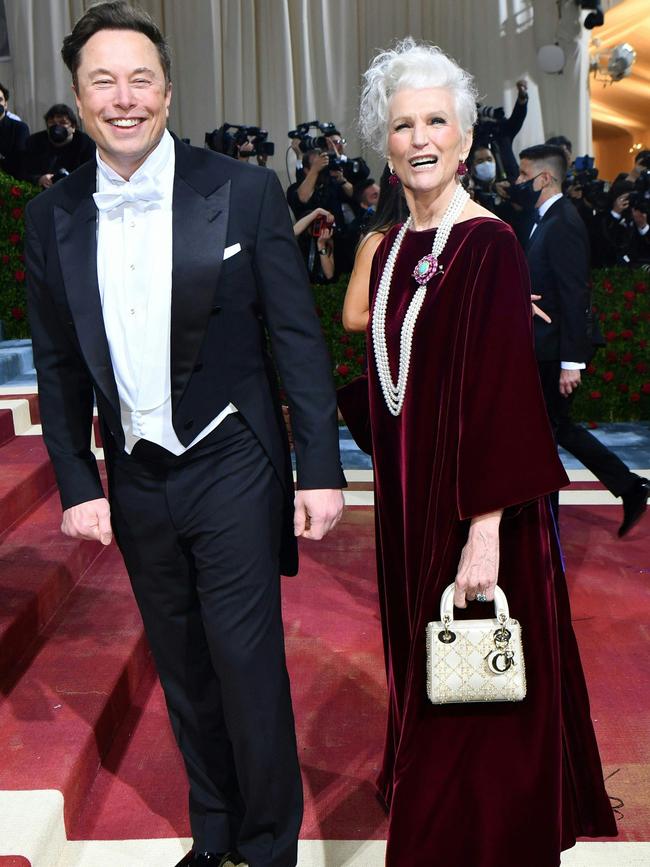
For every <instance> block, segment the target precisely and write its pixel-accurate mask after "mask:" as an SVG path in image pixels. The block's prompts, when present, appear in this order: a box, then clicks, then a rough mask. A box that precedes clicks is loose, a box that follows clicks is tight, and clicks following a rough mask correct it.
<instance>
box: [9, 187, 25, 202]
mask: <svg viewBox="0 0 650 867" xmlns="http://www.w3.org/2000/svg"><path fill="white" fill-rule="evenodd" d="M9 192H10V194H11V195H12V196H13V197H14V199H19V198H20V197H21V196H22V194H23V191H22V190H21V189H20V187H16V186H13V187H12V188H11V189H10V190H9Z"/></svg>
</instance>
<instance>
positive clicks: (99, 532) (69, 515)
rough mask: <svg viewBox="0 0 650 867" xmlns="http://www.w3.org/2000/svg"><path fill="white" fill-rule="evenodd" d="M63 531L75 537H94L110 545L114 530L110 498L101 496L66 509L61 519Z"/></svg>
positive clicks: (94, 539) (95, 539)
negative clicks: (112, 527)
mask: <svg viewBox="0 0 650 867" xmlns="http://www.w3.org/2000/svg"><path fill="white" fill-rule="evenodd" d="M61 532H62V533H65V535H66V536H71V537H72V538H73V539H92V540H93V541H97V542H101V543H102V545H110V544H111V541H112V539H113V531H112V530H111V507H110V506H109V505H108V500H107V499H105V498H104V497H101V498H100V499H99V500H89V501H88V502H87V503H79V505H77V506H71V507H70V508H69V509H66V510H65V512H64V513H63V520H62V521H61Z"/></svg>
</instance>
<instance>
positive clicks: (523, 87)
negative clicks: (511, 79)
mask: <svg viewBox="0 0 650 867" xmlns="http://www.w3.org/2000/svg"><path fill="white" fill-rule="evenodd" d="M517 99H518V100H519V102H526V100H527V99H528V82H527V81H526V79H525V78H520V79H519V81H518V82H517Z"/></svg>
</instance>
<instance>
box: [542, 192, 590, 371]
mask: <svg viewBox="0 0 650 867" xmlns="http://www.w3.org/2000/svg"><path fill="white" fill-rule="evenodd" d="M561 198H562V193H556V194H555V195H554V196H551V198H550V199H547V200H546V201H545V202H544V203H543V204H542V205H540V206H539V208H538V209H537V213H538V214H539V219H540V220H541V219H542V217H543V216H544V214H545V213H546V212H547V211H548V209H549V208H550V207H551V205H554V204H555V202H557V201H558V199H561ZM536 228H537V223H535V225H534V226H533V228H532V231H531V233H530V235H529V236H528V237H529V238H532V236H533V233H534V231H535V229H536ZM543 304H544V300H543V299H542V306H543ZM586 366H587V365H586V364H585V363H584V362H582V361H561V362H560V367H561V368H562V370H584V369H585V367H586Z"/></svg>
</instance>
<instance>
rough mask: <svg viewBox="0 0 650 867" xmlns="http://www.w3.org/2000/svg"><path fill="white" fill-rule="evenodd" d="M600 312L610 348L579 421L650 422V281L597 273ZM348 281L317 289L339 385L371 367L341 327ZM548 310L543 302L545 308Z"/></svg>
mask: <svg viewBox="0 0 650 867" xmlns="http://www.w3.org/2000/svg"><path fill="white" fill-rule="evenodd" d="M592 278H593V299H594V309H595V311H596V314H597V315H598V317H599V319H600V326H601V329H602V332H603V336H604V337H605V339H606V341H607V346H605V347H604V348H602V349H599V350H598V352H597V353H596V356H595V357H594V359H593V361H592V363H591V364H590V365H589V368H588V371H587V373H586V374H585V375H584V377H583V384H582V387H581V389H580V390H579V391H578V393H577V396H576V398H575V401H574V405H573V406H574V410H573V416H574V418H575V419H577V420H581V421H585V422H588V423H589V424H590V426H592V427H596V426H597V422H599V421H634V420H638V419H650V363H649V362H648V359H649V357H650V353H649V352H648V346H650V292H649V283H650V278H649V275H648V274H646V273H645V272H643V271H637V270H632V269H630V268H610V269H605V270H601V271H594V272H593V275H592ZM346 285H347V277H342V278H341V279H340V280H339V281H338V282H337V283H335V284H331V285H324V286H314V287H313V290H314V295H315V298H316V305H317V310H318V315H319V317H320V320H321V325H322V327H323V332H324V334H325V337H326V339H327V343H328V345H329V348H330V352H331V355H332V367H333V373H334V379H335V381H336V384H337V385H343V384H344V383H346V382H349V381H350V380H351V379H353V378H354V377H355V376H358V375H359V374H360V373H361V372H362V370H363V367H364V364H365V336H364V335H363V334H353V335H348V334H346V333H345V332H344V330H343V326H342V325H341V310H342V309H343V299H344V297H345V289H346ZM542 304H543V302H542Z"/></svg>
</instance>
